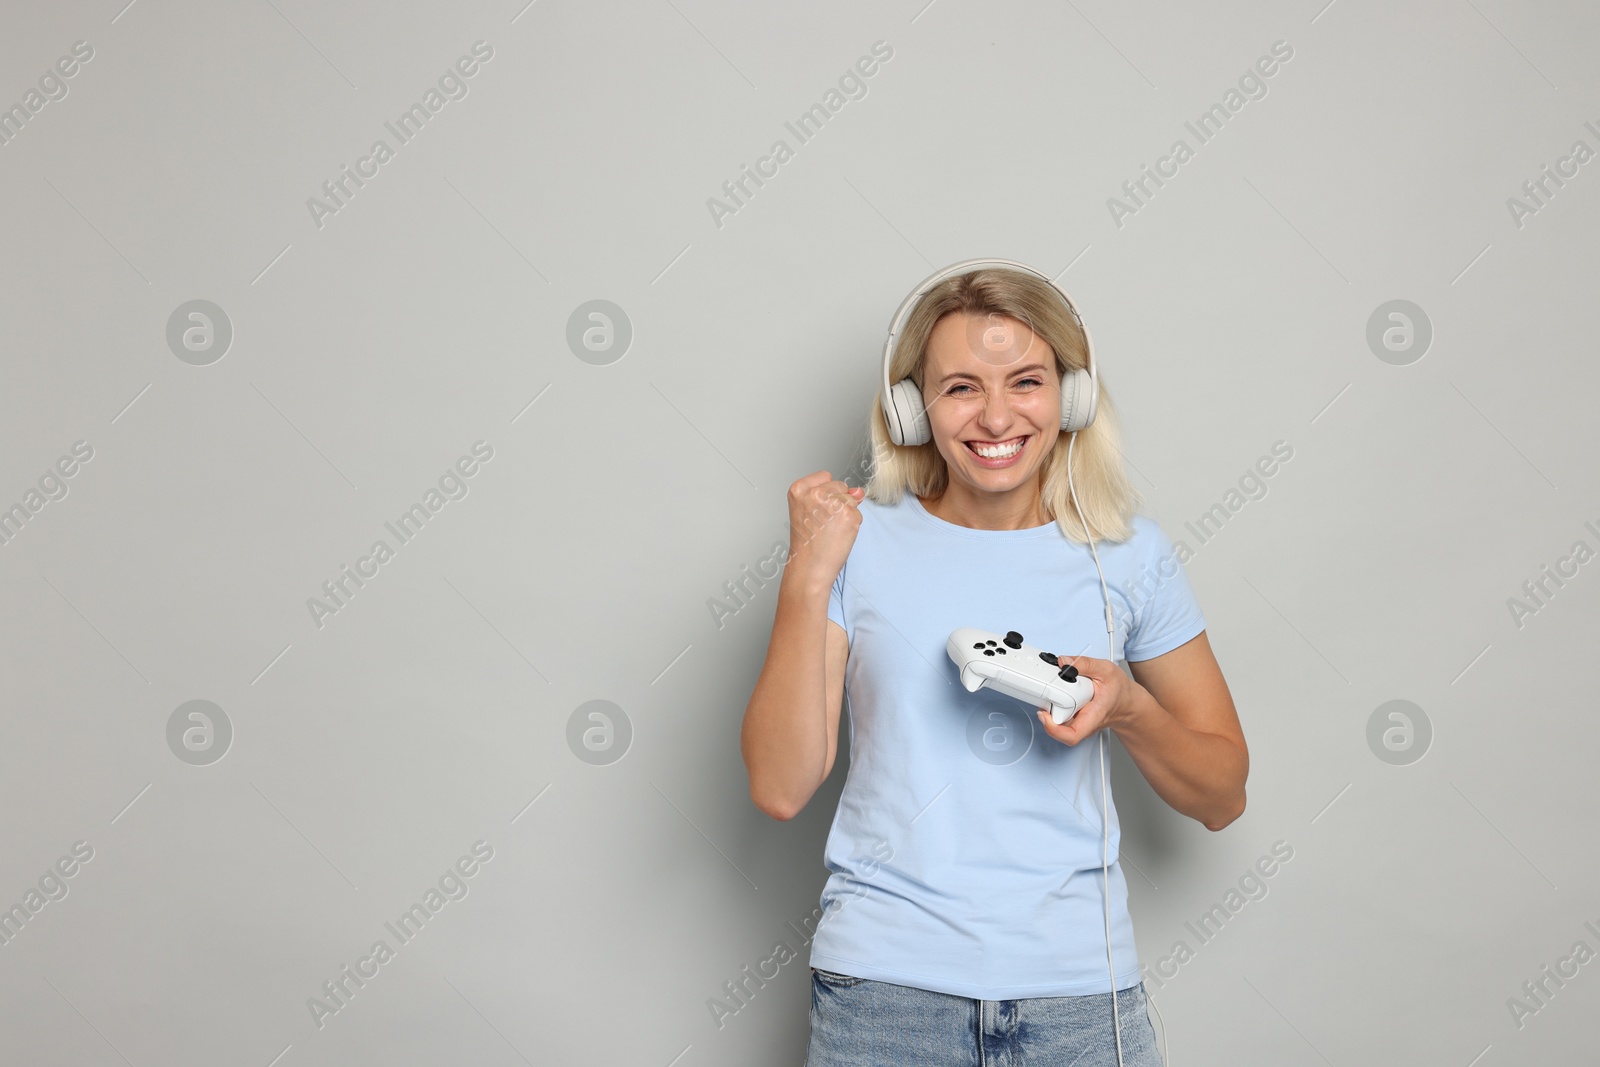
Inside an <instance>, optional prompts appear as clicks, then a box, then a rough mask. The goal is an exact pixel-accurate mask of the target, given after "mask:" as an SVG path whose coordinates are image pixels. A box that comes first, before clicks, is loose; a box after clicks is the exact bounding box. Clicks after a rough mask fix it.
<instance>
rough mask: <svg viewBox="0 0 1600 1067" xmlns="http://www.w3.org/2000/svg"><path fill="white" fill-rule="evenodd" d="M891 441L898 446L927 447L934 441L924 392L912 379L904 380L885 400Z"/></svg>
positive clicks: (901, 380) (897, 384)
mask: <svg viewBox="0 0 1600 1067" xmlns="http://www.w3.org/2000/svg"><path fill="white" fill-rule="evenodd" d="M885 401H886V402H885V404H884V407H885V409H886V410H885V411H884V415H886V416H887V417H888V418H887V421H888V423H889V439H890V440H891V441H893V442H894V443H895V444H897V445H925V444H927V443H928V442H929V441H931V440H933V430H932V428H931V427H930V426H929V425H928V409H927V408H925V407H923V406H922V390H921V389H919V388H917V383H916V382H914V381H912V380H911V379H910V378H902V379H900V381H898V382H896V383H895V384H894V387H893V388H892V389H890V390H889V395H888V396H887V397H886V398H885Z"/></svg>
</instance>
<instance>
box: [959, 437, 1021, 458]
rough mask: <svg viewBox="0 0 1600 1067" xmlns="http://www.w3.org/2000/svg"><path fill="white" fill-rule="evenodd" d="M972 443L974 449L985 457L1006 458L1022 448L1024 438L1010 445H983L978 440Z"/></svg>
mask: <svg viewBox="0 0 1600 1067" xmlns="http://www.w3.org/2000/svg"><path fill="white" fill-rule="evenodd" d="M971 444H972V450H973V451H974V452H976V453H978V455H980V456H982V457H983V458H984V459H1006V458H1008V457H1011V456H1014V455H1016V454H1017V451H1018V450H1019V449H1020V448H1022V440H1021V439H1020V438H1019V439H1018V440H1015V441H1013V442H1011V443H1010V444H1008V445H983V444H979V443H978V442H976V441H973V442H971Z"/></svg>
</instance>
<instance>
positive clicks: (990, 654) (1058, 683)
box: [945, 627, 1094, 725]
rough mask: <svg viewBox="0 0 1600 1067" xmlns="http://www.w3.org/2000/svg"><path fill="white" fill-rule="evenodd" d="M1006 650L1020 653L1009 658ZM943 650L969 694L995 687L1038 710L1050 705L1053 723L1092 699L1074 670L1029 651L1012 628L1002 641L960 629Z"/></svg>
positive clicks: (1089, 688)
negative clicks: (1002, 657) (959, 674)
mask: <svg viewBox="0 0 1600 1067" xmlns="http://www.w3.org/2000/svg"><path fill="white" fill-rule="evenodd" d="M1008 648H1009V649H1010V650H1011V651H1013V652H1017V653H1020V655H1017V656H1007V655H1006V650H1007V649H1008ZM945 651H946V652H947V653H948V654H949V656H950V660H951V662H953V663H954V664H955V665H956V667H957V669H958V670H959V671H960V672H961V684H962V686H963V687H964V688H965V689H966V690H967V692H969V693H975V692H977V691H978V690H979V689H980V688H986V689H993V690H994V691H995V692H997V693H1004V694H1005V695H1006V696H1009V697H1014V698H1016V699H1017V700H1021V701H1023V702H1025V703H1028V704H1032V705H1033V706H1034V707H1036V708H1039V707H1048V708H1049V709H1050V718H1051V719H1052V720H1054V721H1055V723H1056V724H1057V725H1060V724H1061V723H1064V722H1066V721H1067V720H1068V719H1070V718H1072V717H1073V716H1074V715H1076V714H1077V713H1078V709H1079V708H1081V707H1083V706H1084V705H1085V704H1087V703H1089V701H1090V700H1092V699H1093V698H1094V683H1093V682H1091V681H1090V680H1089V679H1088V678H1085V677H1082V676H1081V675H1080V674H1079V673H1078V668H1076V667H1074V666H1073V665H1072V664H1070V663H1067V664H1063V663H1062V662H1061V661H1060V658H1059V657H1057V656H1056V655H1054V654H1053V653H1050V652H1044V651H1041V650H1040V649H1037V648H1030V647H1028V646H1027V645H1026V644H1024V643H1023V637H1022V635H1021V634H1019V633H1017V631H1015V630H1008V631H1007V632H1006V634H1005V636H1004V637H1001V636H999V635H997V634H994V633H990V632H989V631H987V630H978V629H974V628H972V627H963V628H962V629H959V630H956V631H955V632H954V633H952V634H951V635H950V639H949V641H948V642H946V644H945ZM1001 656H1005V659H1003V660H1002V659H1001V658H1000V657H1001Z"/></svg>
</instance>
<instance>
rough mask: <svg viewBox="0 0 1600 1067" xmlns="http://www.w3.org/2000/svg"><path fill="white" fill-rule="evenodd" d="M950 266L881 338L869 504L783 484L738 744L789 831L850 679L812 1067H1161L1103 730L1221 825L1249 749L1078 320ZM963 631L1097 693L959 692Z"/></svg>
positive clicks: (816, 952) (1232, 805)
mask: <svg viewBox="0 0 1600 1067" xmlns="http://www.w3.org/2000/svg"><path fill="white" fill-rule="evenodd" d="M970 262H971V263H987V264H997V263H1006V262H1007V261H970ZM967 265H968V264H957V265H956V266H955V267H952V268H946V270H945V271H942V272H939V273H938V274H935V275H934V276H933V278H930V279H929V280H928V282H925V283H924V285H923V287H921V288H920V289H919V292H920V293H921V296H920V299H918V300H917V302H916V305H915V307H914V308H913V309H912V311H911V313H910V315H909V317H908V318H905V320H904V328H903V329H899V330H897V329H896V328H895V327H892V328H891V339H890V345H891V346H892V348H891V347H889V346H886V353H885V363H886V374H885V391H886V395H887V398H888V399H889V401H890V402H889V404H888V405H887V407H888V412H887V415H888V417H886V412H885V404H884V400H885V397H880V398H879V402H878V404H877V405H875V406H874V408H873V413H872V416H871V434H872V442H873V446H874V452H875V457H876V461H875V463H874V465H873V470H872V474H871V478H870V480H869V481H868V484H867V486H866V488H865V489H864V490H863V489H859V488H850V487H848V486H847V485H845V483H844V482H842V481H839V480H835V479H833V478H832V477H831V476H830V474H829V473H828V472H827V471H817V472H816V473H814V474H810V475H807V476H806V477H804V478H801V479H799V480H798V481H796V482H795V483H794V484H793V485H792V486H790V488H789V515H790V552H789V556H788V560H787V565H786V567H785V570H784V574H783V579H782V581H781V583H780V587H779V593H778V604H777V614H776V616H775V618H774V620H773V626H772V639H771V642H770V644H769V645H768V649H767V656H766V661H765V663H764V664H763V666H762V669H761V675H760V678H759V679H758V680H757V682H756V686H755V690H754V692H753V693H752V695H751V698H750V703H749V706H748V708H747V709H746V711H745V718H744V725H743V732H742V737H741V748H742V751H743V754H744V759H745V764H746V767H747V769H748V771H749V775H750V793H751V798H752V800H753V801H754V802H755V803H756V805H757V806H758V807H759V808H761V810H762V811H764V812H766V813H767V814H769V815H771V816H773V817H774V818H778V819H790V818H793V817H794V816H795V815H796V814H797V813H798V812H799V811H800V810H801V809H802V808H804V807H805V805H806V803H807V802H808V801H809V800H810V798H811V796H812V795H813V794H814V793H815V792H816V790H817V787H818V786H820V785H821V784H822V782H823V781H825V780H826V779H827V777H828V775H829V773H830V772H831V771H832V769H833V762H834V755H835V750H836V744H837V739H838V733H839V717H840V712H841V705H842V698H843V695H844V693H845V691H846V689H847V688H848V691H849V694H850V730H851V733H850V764H849V774H848V776H847V779H846V781H845V786H844V790H843V793H842V794H841V796H840V799H839V807H838V811H837V813H836V815H835V817H834V822H833V826H832V829H831V831H830V833H829V836H828V844H827V848H826V852H825V861H826V864H827V866H828V868H829V870H830V872H831V873H830V876H829V878H828V881H827V885H826V886H825V888H824V890H823V897H822V903H823V918H822V920H821V922H820V923H819V924H818V928H817V931H816V935H815V937H814V939H813V941H812V946H811V967H812V998H811V1041H810V1046H809V1049H808V1053H807V1061H806V1062H807V1067H836V1065H852V1067H854V1065H868V1064H872V1065H878V1064H918V1065H945V1064H949V1065H957V1064H960V1065H968V1064H977V1063H988V1062H1001V1061H1000V1059H999V1058H1000V1057H1002V1056H1006V1055H1009V1056H1011V1057H1013V1060H1007V1061H1005V1062H1021V1063H1028V1064H1060V1065H1061V1067H1067V1065H1068V1064H1076V1065H1077V1067H1094V1065H1102V1064H1103V1065H1111V1064H1123V1065H1124V1067H1133V1065H1149V1064H1157V1063H1159V1062H1160V1060H1158V1059H1157V1053H1156V1047H1155V1040H1154V1029H1153V1027H1152V1026H1151V1024H1150V1019H1149V1016H1148V1014H1147V1013H1146V1012H1145V1010H1144V1008H1145V1003H1146V1000H1145V990H1144V986H1143V983H1142V982H1140V981H1139V980H1138V978H1137V975H1138V973H1139V971H1138V965H1137V953H1136V950H1135V946H1134V941H1133V928H1132V922H1131V919H1130V917H1129V915H1128V909H1127V888H1126V882H1125V881H1124V879H1123V876H1122V869H1121V864H1120V863H1119V862H1117V861H1116V860H1115V858H1114V857H1115V856H1116V847H1117V842H1118V837H1119V834H1118V826H1117V819H1116V809H1115V807H1114V805H1111V804H1110V802H1109V795H1108V793H1107V792H1106V789H1107V787H1106V783H1105V777H1104V774H1105V755H1104V736H1103V731H1105V730H1108V729H1109V730H1112V731H1114V732H1115V733H1116V735H1117V737H1118V738H1119V739H1120V740H1121V741H1122V743H1123V745H1124V747H1125V748H1126V749H1127V750H1128V753H1129V754H1130V756H1132V758H1133V761H1134V763H1135V765H1136V766H1137V767H1138V768H1139V770H1140V772H1141V773H1142V774H1143V775H1144V777H1145V779H1146V780H1147V781H1148V782H1149V783H1150V785H1151V787H1152V788H1153V789H1154V790H1155V792H1156V793H1157V794H1158V795H1159V796H1160V797H1161V798H1162V799H1163V800H1165V801H1166V802H1167V803H1168V804H1170V805H1171V806H1172V807H1173V808H1174V809H1175V810H1177V811H1179V812H1181V813H1183V814H1185V815H1188V816H1190V817H1191V818H1194V819H1196V820H1198V821H1199V822H1201V823H1202V824H1203V825H1205V826H1206V827H1207V828H1208V829H1211V830H1220V829H1222V828H1223V827H1224V826H1226V825H1228V824H1229V823H1230V822H1232V821H1233V820H1234V819H1236V818H1237V817H1238V816H1239V815H1240V813H1241V812H1242V811H1243V810H1244V805H1245V792H1244V786H1245V777H1246V773H1247V770H1248V753H1247V750H1246V748H1245V742H1244V735H1243V732H1242V730H1241V729H1240V726H1239V720H1238V715H1237V713H1236V712H1235V710H1234V706H1233V701H1232V698H1231V696H1230V695H1229V692H1228V687H1227V683H1226V682H1225V681H1224V679H1223V677H1222V672H1221V670H1220V668H1219V667H1218V665H1217V661H1216V658H1215V656H1214V655H1213V654H1212V651H1211V647H1210V643H1209V641H1208V639H1207V637H1206V634H1205V619H1204V616H1203V615H1202V614H1201V612H1200V609H1199V606H1198V604H1197V603H1196V602H1195V599H1194V594H1193V592H1192V590H1191V589H1190V587H1189V584H1188V581H1187V579H1186V578H1185V576H1184V574H1183V571H1182V569H1181V567H1180V566H1179V565H1178V562H1177V557H1176V555H1175V554H1174V553H1173V546H1172V542H1171V541H1170V540H1169V539H1168V538H1167V537H1166V536H1165V534H1164V533H1163V532H1162V531H1161V528H1160V527H1159V526H1158V525H1157V524H1156V523H1155V522H1154V521H1153V520H1152V519H1150V518H1148V517H1146V516H1144V515H1141V514H1137V513H1136V510H1135V509H1136V507H1137V505H1138V504H1139V499H1138V495H1137V493H1136V492H1135V491H1134V489H1133V487H1132V486H1131V485H1130V484H1129V482H1128V480H1127V477H1126V475H1125V473H1124V472H1123V469H1122V462H1121V453H1120V450H1119V444H1120V440H1119V434H1118V431H1117V422H1116V416H1115V411H1114V409H1113V407H1112V404H1111V401H1110V398H1109V397H1108V396H1106V395H1105V392H1104V390H1103V389H1102V388H1101V387H1100V386H1099V381H1098V375H1097V374H1095V373H1093V372H1094V365H1093V353H1092V348H1091V342H1090V340H1089V337H1088V334H1087V332H1086V331H1084V330H1083V328H1082V325H1081V322H1080V321H1079V319H1078V317H1077V313H1076V310H1075V309H1074V308H1072V307H1071V305H1070V303H1069V302H1068V301H1067V300H1066V299H1064V294H1063V293H1061V292H1060V291H1059V290H1057V289H1056V288H1055V286H1054V285H1053V284H1052V283H1050V282H1049V280H1048V279H1046V278H1045V277H1044V276H1042V275H1038V274H1036V272H1034V271H1032V270H1031V268H1026V267H1022V265H1021V264H1011V265H1010V267H1002V266H984V267H980V268H979V269H976V270H968V271H966V272H965V273H954V272H955V271H956V270H957V269H959V268H962V267H965V266H967ZM1012 267H1015V268H1018V269H1011V268H1012ZM913 295H914V296H915V294H913ZM910 300H911V298H908V304H909V303H910ZM904 310H905V305H903V306H902V313H901V315H897V316H896V327H898V326H899V323H900V320H901V317H902V315H903V314H904ZM907 379H909V380H910V384H909V385H907V384H905V381H906V380H907ZM896 382H899V383H901V385H899V386H895V385H893V384H892V383H896ZM1064 384H1065V389H1064ZM898 389H904V390H908V391H909V392H907V393H906V394H905V395H903V396H899V397H896V395H895V394H896V390H898ZM1085 389H1092V390H1093V391H1092V392H1089V393H1087V394H1085V393H1084V390H1085ZM919 398H920V404H919V403H918V399H919ZM897 405H898V406H897ZM1085 408H1086V409H1087V415H1086V414H1085ZM924 412H925V414H924ZM890 418H892V419H893V422H894V425H893V426H891V423H890ZM1063 426H1067V427H1071V428H1072V429H1071V432H1068V433H1063V432H1062V430H1063ZM1079 437H1082V438H1083V440H1082V441H1078V440H1077V438H1079ZM895 439H899V440H901V441H904V442H906V443H905V444H896V443H895ZM919 441H920V442H922V443H917V442H919ZM1085 519H1086V520H1087V529H1086V527H1085ZM1091 535H1092V538H1093V539H1092V540H1091ZM1097 543H1098V544H1097ZM1101 547H1103V548H1104V552H1101V551H1099V549H1100V548H1101ZM1102 564H1103V568H1102ZM1113 606H1114V607H1113ZM1108 624H1110V625H1108ZM960 627H977V628H981V629H986V630H991V631H995V632H998V633H1006V632H1007V631H1018V632H1020V633H1021V634H1022V635H1024V637H1025V638H1026V640H1027V642H1028V643H1029V644H1030V645H1032V646H1034V647H1037V648H1044V649H1052V650H1054V651H1055V652H1056V654H1057V655H1058V656H1059V657H1060V661H1061V663H1062V664H1063V665H1065V664H1069V663H1070V664H1073V665H1075V666H1076V667H1077V669H1078V671H1079V672H1080V673H1081V675H1082V676H1084V677H1087V678H1089V679H1090V680H1091V681H1092V682H1093V683H1094V689H1095V692H1094V698H1093V699H1092V700H1091V701H1090V702H1089V703H1088V704H1086V705H1085V706H1084V707H1082V708H1081V709H1079V710H1078V711H1077V713H1076V714H1075V715H1074V716H1072V717H1071V718H1070V719H1069V720H1068V721H1066V722H1065V723H1062V724H1060V725H1057V724H1056V723H1055V722H1054V721H1053V720H1052V718H1051V716H1050V715H1049V713H1048V711H1047V710H1044V709H1041V710H1039V711H1037V712H1035V713H1032V714H1030V713H1029V710H1028V708H1027V706H1026V705H1025V704H1023V703H1021V702H1019V701H1015V700H1012V699H1011V698H1010V697H1007V696H1005V695H1003V694H999V693H995V692H992V691H990V690H987V689H980V690H978V691H977V692H972V693H969V692H967V691H966V690H965V689H964V687H962V686H961V685H960V684H958V683H957V671H956V668H955V666H954V665H953V664H952V663H951V661H950V659H949V658H948V656H947V655H946V652H945V642H946V639H947V637H948V636H949V634H950V633H951V631H953V630H955V629H957V628H960ZM1108 631H1111V632H1108ZM1094 652H1100V653H1102V654H1105V655H1106V656H1107V658H1105V659H1100V658H1096V657H1095V656H1094V655H1093V654H1091V653H1094ZM1119 659H1121V660H1125V661H1126V662H1127V663H1128V669H1129V671H1130V672H1131V674H1132V677H1131V678H1130V677H1129V676H1128V674H1126V673H1124V672H1123V671H1122V669H1121V668H1120V667H1119V666H1118V665H1117V663H1116V662H1114V661H1115V660H1119ZM1096 735H1099V736H1098V738H1097V740H1098V742H1099V745H1098V747H1099V755H1100V760H1099V763H1098V766H1097V765H1096V763H1095V760H1094V752H1093V749H1094V746H1085V745H1082V744H1081V742H1082V741H1083V740H1085V739H1086V738H1091V737H1096ZM1097 793H1098V794H1099V796H1096V795H1095V794H1097ZM1102 812H1104V813H1105V815H1104V816H1102ZM1102 918H1103V919H1104V929H1103V931H1102Z"/></svg>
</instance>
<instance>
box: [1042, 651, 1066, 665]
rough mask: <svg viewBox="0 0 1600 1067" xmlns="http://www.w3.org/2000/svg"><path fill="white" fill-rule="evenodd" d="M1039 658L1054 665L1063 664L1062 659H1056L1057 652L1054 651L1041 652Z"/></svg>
mask: <svg viewBox="0 0 1600 1067" xmlns="http://www.w3.org/2000/svg"><path fill="white" fill-rule="evenodd" d="M1039 658H1040V659H1042V660H1044V661H1045V662H1046V663H1048V664H1050V666H1052V667H1059V666H1061V661H1060V660H1058V659H1056V654H1055V653H1054V652H1041V653H1039Z"/></svg>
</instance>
